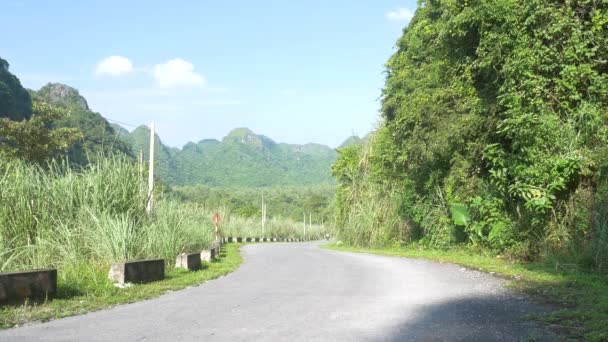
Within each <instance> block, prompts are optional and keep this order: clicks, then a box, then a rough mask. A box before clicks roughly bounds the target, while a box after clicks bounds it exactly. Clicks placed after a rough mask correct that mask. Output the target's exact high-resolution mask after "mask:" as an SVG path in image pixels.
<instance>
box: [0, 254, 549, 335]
mask: <svg viewBox="0 0 608 342" xmlns="http://www.w3.org/2000/svg"><path fill="white" fill-rule="evenodd" d="M318 245H319V243H276V244H252V245H247V246H244V247H243V249H242V252H243V255H244V257H245V262H244V263H243V265H241V267H240V268H239V269H238V270H236V271H235V272H233V273H231V274H229V275H227V276H225V277H222V278H219V279H216V280H212V281H209V282H206V283H204V284H202V285H200V286H196V287H191V288H188V289H185V290H183V291H177V292H172V293H168V294H165V295H163V296H161V297H159V298H156V299H152V300H148V301H143V302H138V303H134V304H127V305H121V306H118V307H115V308H112V309H108V310H104V311H98V312H93V313H90V314H86V315H82V316H76V317H69V318H64V319H59V320H54V321H51V322H47V323H33V324H31V325H27V326H24V327H20V328H14V329H9V330H5V331H1V332H0V341H527V340H530V338H532V337H534V338H535V340H536V341H544V340H546V341H553V340H556V339H557V338H556V337H555V336H552V335H551V334H550V333H548V332H545V331H543V330H542V329H541V327H540V326H539V325H537V324H535V323H533V322H529V321H525V320H523V319H522V316H523V315H525V314H529V313H539V312H543V310H544V309H543V308H542V307H539V306H537V305H535V304H533V303H532V302H531V301H530V299H528V298H526V297H523V296H520V295H517V294H514V293H512V292H510V291H509V290H507V289H505V288H504V283H505V281H504V280H501V279H498V278H495V277H492V276H490V275H488V274H484V273H480V272H476V271H471V270H466V269H464V268H462V267H460V266H455V265H448V264H439V263H433V262H428V261H423V260H412V259H404V258H393V257H385V256H376V255H368V254H355V253H345V252H335V251H329V250H324V249H321V248H319V246H318Z"/></svg>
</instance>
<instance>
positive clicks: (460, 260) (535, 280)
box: [322, 243, 608, 341]
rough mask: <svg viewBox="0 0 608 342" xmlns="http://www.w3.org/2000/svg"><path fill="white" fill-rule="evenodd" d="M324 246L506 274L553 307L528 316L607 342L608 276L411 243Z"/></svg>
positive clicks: (564, 331)
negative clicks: (544, 313)
mask: <svg viewBox="0 0 608 342" xmlns="http://www.w3.org/2000/svg"><path fill="white" fill-rule="evenodd" d="M322 247H323V248H327V249H333V250H338V251H348V252H359V253H371V254H381V255H389V256H399V257H408V258H423V259H428V260H433V261H438V262H448V263H454V264H458V265H462V266H465V267H468V268H473V269H477V270H480V271H484V272H489V273H492V274H496V275H499V276H503V277H507V278H509V279H511V280H512V281H511V282H510V283H509V287H511V288H513V289H516V290H518V291H522V292H525V293H527V294H530V295H533V296H534V297H535V298H537V299H539V300H542V301H543V302H545V303H546V304H550V305H551V306H553V307H555V308H556V310H555V311H554V312H553V313H551V314H549V315H547V316H535V317H529V318H530V319H534V320H539V321H542V322H544V323H546V324H548V326H549V328H550V329H552V330H555V331H556V332H558V333H560V334H563V335H565V336H567V337H568V338H571V339H573V340H585V341H608V324H607V323H608V277H607V276H605V275H599V274H590V273H584V272H581V271H576V270H572V269H568V268H567V267H561V266H559V265H548V264H541V263H520V262H511V261H507V260H503V259H501V258H496V257H491V256H488V255H482V254H479V253H475V252H473V251H470V250H458V249H455V250H435V249H426V248H419V247H418V246H415V247H400V248H383V249H368V248H356V247H348V246H344V245H338V244H335V243H332V244H326V245H323V246H322Z"/></svg>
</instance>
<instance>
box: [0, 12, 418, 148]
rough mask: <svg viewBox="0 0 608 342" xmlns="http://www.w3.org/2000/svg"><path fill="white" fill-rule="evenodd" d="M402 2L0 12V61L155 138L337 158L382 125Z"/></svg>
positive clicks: (402, 21) (404, 18)
mask: <svg viewBox="0 0 608 342" xmlns="http://www.w3.org/2000/svg"><path fill="white" fill-rule="evenodd" d="M415 9H416V2H415V1H412V0H399V1H393V0H366V1H363V0H358V1H357V0H349V1H346V0H325V1H322V0H308V1H297V2H296V1H284V0H283V1H279V0H276V1H266V0H260V1H185V0H184V1H180V0H175V1H151V0H148V1H115V0H106V1H76V0H73V1H67V0H56V1H46V0H38V1H33V0H31V1H27V0H2V1H0V25H1V26H2V31H3V37H2V43H1V44H0V57H2V58H4V59H6V60H7V61H8V62H9V63H10V64H11V71H12V72H13V73H14V74H16V75H17V76H18V77H19V78H20V79H21V82H22V83H23V85H24V86H26V87H28V88H32V89H38V88H40V87H41V86H42V85H44V84H46V83H47V82H62V83H66V84H68V85H71V86H73V87H75V88H77V89H79V91H80V92H81V94H82V95H83V96H84V97H85V98H86V99H87V100H88V102H89V106H90V107H91V108H92V109H93V110H94V111H97V112H100V113H101V114H102V115H103V116H105V117H107V118H109V119H114V120H119V121H122V122H126V123H131V124H144V123H145V124H147V123H149V122H151V121H154V122H155V123H156V127H157V131H158V133H159V134H160V136H161V138H162V140H163V141H164V142H165V143H167V144H169V145H171V146H177V147H181V146H182V145H183V144H185V143H186V142H188V141H199V140H201V139H203V138H222V137H223V136H225V135H226V134H227V133H228V132H229V131H230V130H231V129H232V128H235V127H249V128H251V129H252V130H253V131H255V132H256V133H258V134H264V135H267V136H269V137H271V138H273V139H274V140H276V141H279V142H287V143H307V142H317V143H323V144H327V145H330V146H332V147H336V146H337V145H339V144H340V143H341V142H342V141H343V140H344V139H345V138H346V137H348V136H349V135H350V134H351V132H355V133H356V134H359V135H363V134H365V133H367V132H368V131H370V130H372V129H373V127H374V125H375V123H376V122H377V120H378V109H379V106H380V104H379V102H378V97H379V96H380V90H381V88H382V86H383V82H384V75H383V70H384V66H383V64H384V63H385V62H386V60H387V59H388V58H389V57H390V55H391V54H392V53H393V52H394V45H395V42H396V40H397V38H398V37H399V36H400V34H401V30H402V27H403V26H405V25H407V23H408V22H409V19H410V18H411V15H412V13H413V12H414V11H415Z"/></svg>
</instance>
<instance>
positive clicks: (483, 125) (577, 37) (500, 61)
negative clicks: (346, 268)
mask: <svg viewBox="0 0 608 342" xmlns="http://www.w3.org/2000/svg"><path fill="white" fill-rule="evenodd" d="M607 18H608V6H607V5H606V3H604V2H597V1H586V0H583V1H569V2H559V3H558V2H549V1H543V0H531V1H523V2H522V1H511V0H493V1H486V2H483V1H482V2H479V1H473V2H465V3H458V4H457V3H454V2H451V1H442V0H440V1H425V2H423V5H421V6H419V7H418V9H417V11H416V13H415V15H414V17H413V19H412V20H411V22H410V24H409V25H408V27H406V28H405V29H404V31H403V35H402V36H401V38H400V39H399V40H398V41H397V45H396V47H397V51H396V52H395V54H394V55H393V56H392V57H391V58H390V59H389V60H388V62H387V64H386V83H385V87H384V89H383V92H382V97H381V102H382V109H381V119H380V121H379V122H378V125H377V129H376V131H375V132H374V134H373V135H372V136H371V137H370V138H369V139H368V141H367V142H366V143H364V144H359V145H352V146H348V147H345V148H342V149H340V150H339V157H338V160H337V162H336V163H335V164H334V166H333V168H332V170H333V173H334V175H335V177H336V179H337V181H338V188H337V191H336V212H337V220H336V235H337V239H338V241H340V242H341V243H342V244H343V246H349V247H348V248H369V249H380V250H381V251H385V249H386V248H388V252H387V253H396V254H402V255H407V256H416V255H420V256H424V257H429V258H433V259H437V260H445V261H452V262H459V263H462V264H465V265H469V266H474V267H479V268H482V269H484V270H490V271H494V270H492V269H493V268H503V269H502V271H501V273H505V274H513V273H517V274H519V275H521V276H523V277H524V278H525V279H527V280H526V281H524V280H522V281H518V282H516V284H519V285H522V284H524V283H526V282H528V283H529V284H531V286H529V287H528V286H524V287H526V288H527V289H533V290H536V292H540V293H541V294H542V293H545V292H546V293H548V294H549V295H551V298H552V299H553V300H554V302H555V303H559V304H560V305H561V307H562V308H565V309H563V310H560V311H558V312H557V313H556V314H555V315H553V316H551V318H547V319H550V320H551V319H555V320H559V322H560V324H561V325H564V326H567V327H569V330H570V331H571V332H575V333H574V334H575V335H576V334H578V336H584V337H585V338H587V339H590V340H605V339H608V331H607V330H606V327H605V326H604V325H603V324H602V322H606V320H607V315H608V309H607V308H608V304H607V302H608V299H607V298H606V297H607V296H608V294H607V293H608V291H606V290H607V288H606V285H605V284H606V283H607V282H606V277H607V275H608V209H607V208H608V177H606V175H607V174H608V173H607V172H606V171H607V170H608V153H607V151H608V116H606V113H608V68H606V65H607V64H606V56H608V48H607V46H608V20H607ZM478 254H482V255H485V257H478ZM478 258H480V259H478ZM486 263H487V264H486ZM525 270H528V272H527V273H526V272H524V271H525ZM496 272H498V271H496Z"/></svg>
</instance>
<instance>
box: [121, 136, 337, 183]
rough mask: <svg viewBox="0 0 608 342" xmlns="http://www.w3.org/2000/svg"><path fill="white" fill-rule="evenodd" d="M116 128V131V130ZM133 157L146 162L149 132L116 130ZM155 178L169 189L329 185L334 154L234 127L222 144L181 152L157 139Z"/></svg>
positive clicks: (208, 141) (199, 145) (190, 145)
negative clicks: (140, 155)
mask: <svg viewBox="0 0 608 342" xmlns="http://www.w3.org/2000/svg"><path fill="white" fill-rule="evenodd" d="M115 128H116V129H120V128H119V126H115ZM119 134H120V136H121V138H122V139H123V140H124V141H126V142H128V143H129V144H130V146H131V147H132V150H133V151H134V152H135V153H139V152H140V151H142V152H143V153H144V157H145V158H146V159H147V158H148V148H147V146H148V144H149V139H150V138H149V134H150V133H149V130H148V129H147V128H146V127H144V126H141V127H139V128H136V129H135V130H134V131H133V132H131V133H128V132H127V131H126V130H124V129H122V130H119ZM156 142H157V145H156V146H157V152H156V159H157V165H158V175H159V177H160V178H161V179H163V180H165V181H166V182H167V183H168V184H171V185H182V186H183V185H197V184H204V185H207V186H212V187H268V186H284V185H288V186H299V185H314V184H333V183H334V182H333V179H332V177H331V174H330V172H329V169H330V167H331V164H332V163H333V162H334V161H335V158H336V155H337V154H336V152H335V151H334V150H333V149H331V148H329V147H327V146H324V145H319V144H306V145H292V144H282V143H276V142H274V141H273V140H272V139H270V138H268V137H265V136H263V135H257V134H255V133H253V132H252V131H251V130H249V129H247V128H237V129H234V130H233V131H232V132H230V133H229V134H228V135H227V136H226V137H224V139H222V141H218V140H215V139H205V140H201V141H199V142H198V143H192V142H191V143H188V144H186V145H185V146H184V147H183V148H182V149H181V150H180V149H176V148H169V147H167V146H165V145H163V144H162V143H161V141H160V139H159V138H158V137H156Z"/></svg>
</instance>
